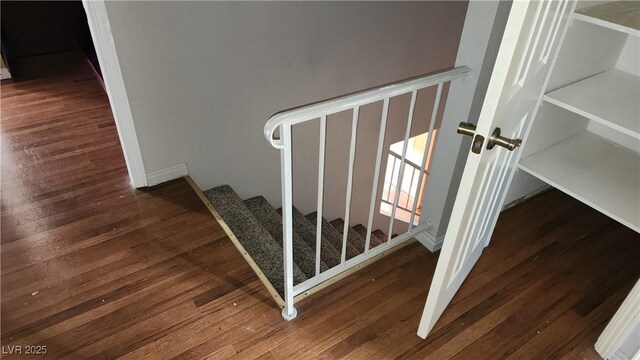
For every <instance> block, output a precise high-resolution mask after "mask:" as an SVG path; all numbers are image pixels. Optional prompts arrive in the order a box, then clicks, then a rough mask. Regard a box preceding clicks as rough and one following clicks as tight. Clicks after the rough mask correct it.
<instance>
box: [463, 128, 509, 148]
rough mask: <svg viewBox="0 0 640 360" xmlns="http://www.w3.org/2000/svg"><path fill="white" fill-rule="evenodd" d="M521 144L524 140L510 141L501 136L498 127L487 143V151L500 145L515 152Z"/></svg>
mask: <svg viewBox="0 0 640 360" xmlns="http://www.w3.org/2000/svg"><path fill="white" fill-rule="evenodd" d="M458 131H460V128H458ZM520 144H522V140H520V139H509V138H506V137H503V136H500V128H499V127H497V128H496V129H495V130H493V134H491V137H490V138H489V141H487V149H488V150H491V149H493V147H494V146H496V145H498V146H502V147H503V148H505V149H507V150H509V151H513V149H515V148H517V147H518V146H520Z"/></svg>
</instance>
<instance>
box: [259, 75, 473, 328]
mask: <svg viewBox="0 0 640 360" xmlns="http://www.w3.org/2000/svg"><path fill="white" fill-rule="evenodd" d="M469 71H470V69H469V68H468V67H466V66H461V67H457V68H454V69H451V70H447V71H443V72H439V73H435V74H430V75H425V76H422V77H418V78H414V79H410V80H405V81H401V82H398V83H394V84H391V85H385V86H381V87H378V88H374V89H370V90H365V91H362V92H358V93H355V94H351V95H345V96H341V97H338V98H335V99H331V100H327V101H323V102H319V103H316V104H312V105H308V106H303V107H300V108H297V109H293V110H288V111H284V112H281V113H278V114H276V115H274V116H272V117H271V118H270V119H269V121H267V123H266V125H265V127H264V135H265V137H266V138H267V140H268V141H269V142H270V143H271V145H273V147H275V148H277V149H280V157H281V163H280V165H281V176H282V220H283V236H284V239H283V252H284V303H285V306H284V309H283V310H282V316H283V317H284V318H285V319H293V318H294V317H295V316H296V315H297V312H296V309H295V308H294V303H295V300H296V298H297V297H299V296H301V295H303V294H305V293H308V292H310V291H313V288H316V287H318V286H319V285H321V284H322V283H324V282H326V281H327V280H330V279H331V278H332V277H334V276H337V275H339V274H340V273H342V272H344V271H347V270H349V269H350V268H352V267H354V266H357V265H359V264H361V263H363V262H365V261H367V260H369V259H371V258H373V257H375V256H377V255H379V254H381V253H383V252H385V251H387V250H389V249H391V248H392V247H395V246H397V245H399V244H401V243H403V242H405V241H406V240H409V239H411V238H413V237H414V236H415V235H416V234H418V233H421V232H423V231H425V230H426V229H427V228H428V224H425V223H422V224H419V225H418V226H414V225H413V220H414V217H415V215H416V207H417V202H416V201H414V203H413V205H412V209H411V222H410V223H409V227H408V230H407V231H406V232H404V233H402V234H398V235H397V236H395V237H393V238H392V234H393V223H394V219H395V215H396V209H397V208H398V200H399V199H398V198H399V197H398V196H396V197H395V199H394V201H393V207H392V212H391V218H390V221H389V228H388V238H387V241H386V242H385V243H383V244H380V245H378V246H376V247H375V248H373V249H371V248H370V244H371V231H372V230H373V229H372V227H373V219H374V215H375V209H376V207H377V202H378V201H380V200H379V197H378V183H379V177H380V166H381V162H382V157H383V150H384V149H383V146H384V138H385V132H386V128H387V118H388V114H389V101H390V99H391V98H393V97H396V96H400V95H404V94H408V93H411V102H410V105H409V115H408V119H407V124H406V131H405V135H404V146H403V149H402V154H401V159H400V161H401V166H400V171H399V178H402V177H403V176H404V171H405V165H406V164H407V159H406V155H407V145H408V141H407V140H408V139H409V136H410V133H411V127H412V122H413V113H414V110H415V104H416V98H417V93H418V91H419V90H421V89H425V88H429V87H432V86H436V87H437V91H436V97H435V101H434V105H433V109H432V113H431V120H430V125H429V127H430V129H429V134H428V136H427V141H426V146H425V156H423V161H422V164H421V166H420V175H419V180H418V183H421V182H422V177H423V175H424V173H425V166H426V160H427V156H426V151H427V150H428V149H429V146H430V142H431V140H432V139H431V137H432V134H433V130H434V126H435V123H436V117H437V114H438V108H439V105H440V99H441V95H442V89H443V85H444V84H445V83H447V82H450V81H452V80H455V79H459V78H462V77H465V76H466V75H467V74H468V73H469ZM379 101H382V116H381V119H380V130H379V135H378V144H377V152H376V157H375V170H374V172H373V174H372V175H373V187H372V190H371V200H370V205H369V213H368V222H367V234H366V242H365V248H364V252H363V253H362V254H359V255H357V256H355V257H353V258H351V259H348V260H347V259H346V249H347V235H348V230H349V226H350V223H349V214H350V213H351V211H350V210H351V194H352V190H353V185H354V184H353V180H354V177H353V172H354V163H355V150H356V138H357V128H358V117H359V112H360V107H361V106H363V105H367V104H371V103H375V102H379ZM345 110H352V112H353V116H352V119H351V140H350V144H349V165H348V166H349V167H348V169H347V179H346V182H347V191H346V196H345V217H344V229H343V238H342V249H341V261H340V264H338V265H336V266H334V267H333V268H331V269H329V270H326V271H324V272H320V252H321V241H322V218H323V213H322V212H323V207H324V206H323V205H324V204H323V201H324V177H325V175H324V168H325V148H326V143H327V132H326V127H327V116H329V115H332V114H336V113H339V112H342V111H345ZM312 120H313V121H319V125H320V134H319V139H320V146H319V149H318V160H319V161H318V186H317V189H316V190H317V224H316V229H317V232H316V254H315V255H316V259H315V265H316V266H315V276H313V277H311V278H309V279H307V280H306V281H304V282H302V283H300V284H297V285H295V286H294V283H293V179H292V153H293V149H292V136H291V134H292V129H291V128H292V126H294V125H296V124H300V123H302V122H306V121H312ZM276 130H278V131H279V137H275V136H274V134H275V132H276ZM419 189H420V187H418V190H416V194H415V195H416V196H415V197H414V199H417V198H418V195H419V194H417V192H418V191H420V190H419Z"/></svg>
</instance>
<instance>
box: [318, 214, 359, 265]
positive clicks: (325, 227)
mask: <svg viewBox="0 0 640 360" xmlns="http://www.w3.org/2000/svg"><path fill="white" fill-rule="evenodd" d="M306 218H307V219H308V220H309V221H311V223H313V224H317V221H318V213H317V212H316V211H314V212H312V213H310V214H308V215H307V216H306ZM322 235H323V236H325V237H326V238H327V240H329V242H330V243H331V245H333V247H334V248H335V249H336V250H338V252H340V254H342V234H341V233H340V232H339V231H338V230H336V228H334V227H333V225H331V224H330V223H329V222H328V221H327V219H325V218H322ZM358 254H360V253H359V252H358V249H357V248H356V247H355V246H354V245H353V244H351V243H349V242H348V241H347V259H351V258H352V257H354V256H356V255H358Z"/></svg>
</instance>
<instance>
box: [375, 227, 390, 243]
mask: <svg viewBox="0 0 640 360" xmlns="http://www.w3.org/2000/svg"><path fill="white" fill-rule="evenodd" d="M372 234H374V235H375V236H376V237H377V238H378V239H382V243H386V242H387V238H388V236H387V234H385V233H384V231H382V230H380V229H377V230H373V232H372Z"/></svg>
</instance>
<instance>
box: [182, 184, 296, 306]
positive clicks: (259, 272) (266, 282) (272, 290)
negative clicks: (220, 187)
mask: <svg viewBox="0 0 640 360" xmlns="http://www.w3.org/2000/svg"><path fill="white" fill-rule="evenodd" d="M185 179H186V180H187V182H188V183H189V185H191V188H192V189H193V191H195V193H196V194H197V195H198V197H199V198H200V200H201V201H202V202H203V203H204V205H205V206H206V207H207V209H209V212H210V213H211V215H213V217H214V218H215V219H216V221H217V222H218V224H220V227H221V228H222V230H224V232H225V233H226V234H227V236H228V237H229V239H230V240H231V242H232V243H233V245H234V246H235V247H236V249H238V251H239V252H240V255H242V257H243V258H244V259H245V260H246V261H247V263H248V264H249V266H250V267H251V269H253V271H254V272H255V273H256V275H258V278H259V279H260V281H261V282H262V284H263V285H264V287H265V288H267V291H268V292H269V294H271V297H273V300H274V301H275V302H276V304H277V305H278V306H279V307H280V308H284V300H283V299H282V297H281V296H280V294H278V291H277V290H276V289H275V288H274V287H273V285H272V284H271V281H269V279H267V277H266V276H265V275H264V274H263V273H262V270H261V269H260V267H259V266H258V264H256V262H255V261H254V260H253V258H252V257H251V255H249V253H248V252H247V250H246V249H245V248H244V246H242V244H241V243H240V241H239V240H238V238H237V237H236V235H235V234H234V233H233V231H231V229H230V228H229V226H228V225H227V223H226V222H225V221H224V220H223V219H222V216H220V214H219V213H218V210H216V208H215V207H214V206H213V204H211V202H210V201H209V199H207V197H206V196H205V195H204V193H203V192H202V189H200V187H199V186H198V184H196V183H195V182H194V181H193V179H192V178H191V176H188V175H187V176H185Z"/></svg>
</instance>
